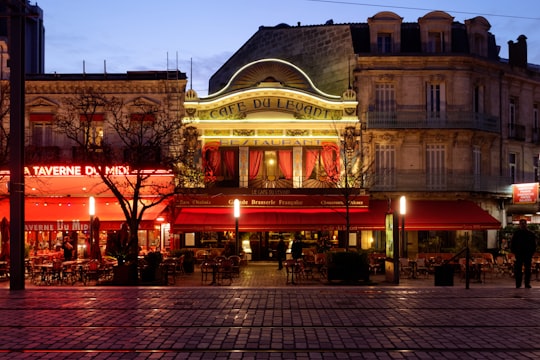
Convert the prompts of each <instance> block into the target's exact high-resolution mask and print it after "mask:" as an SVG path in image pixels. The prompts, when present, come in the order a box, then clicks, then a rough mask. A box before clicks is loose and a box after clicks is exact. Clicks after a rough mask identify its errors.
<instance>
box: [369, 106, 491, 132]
mask: <svg viewBox="0 0 540 360" xmlns="http://www.w3.org/2000/svg"><path fill="white" fill-rule="evenodd" d="M434 115H436V116H434ZM367 129H368V130H377V129H448V130H450V129H469V130H478V131H488V132H494V133H498V132H500V128H499V119H498V118H497V117H495V116H488V115H485V114H478V113H473V112H462V111H454V112H449V111H447V112H442V113H436V114H433V113H428V112H427V111H397V112H376V111H370V112H368V114H367Z"/></svg>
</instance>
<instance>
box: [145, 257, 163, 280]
mask: <svg viewBox="0 0 540 360" xmlns="http://www.w3.org/2000/svg"><path fill="white" fill-rule="evenodd" d="M162 261H163V255H162V254H161V253H160V252H159V251H151V252H149V253H148V254H146V255H145V256H144V265H143V264H140V265H143V266H141V280H142V281H144V282H153V281H156V279H157V272H158V269H159V265H160V264H161V262H162Z"/></svg>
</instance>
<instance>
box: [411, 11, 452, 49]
mask: <svg viewBox="0 0 540 360" xmlns="http://www.w3.org/2000/svg"><path fill="white" fill-rule="evenodd" d="M453 20H454V18H453V17H451V16H450V15H448V14H447V13H445V12H444V11H432V12H430V13H429V14H427V15H425V16H423V17H422V18H420V19H418V24H419V25H420V38H421V41H422V51H423V52H426V53H432V54H433V53H444V52H449V51H451V49H452V47H451V43H452V39H451V34H452V32H451V29H452V22H453Z"/></svg>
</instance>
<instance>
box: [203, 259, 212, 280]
mask: <svg viewBox="0 0 540 360" xmlns="http://www.w3.org/2000/svg"><path fill="white" fill-rule="evenodd" d="M213 274H214V264H213V262H212V261H208V260H204V261H203V262H202V263H201V282H205V281H207V280H208V275H211V276H212V277H213Z"/></svg>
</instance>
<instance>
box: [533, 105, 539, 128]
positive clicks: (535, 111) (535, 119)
mask: <svg viewBox="0 0 540 360" xmlns="http://www.w3.org/2000/svg"><path fill="white" fill-rule="evenodd" d="M533 129H534V130H538V105H537V104H534V106H533Z"/></svg>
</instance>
